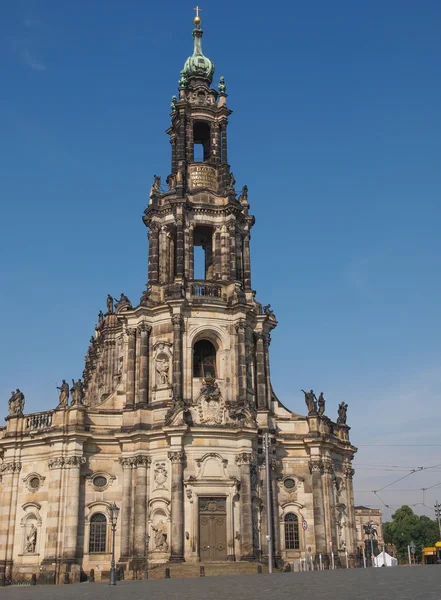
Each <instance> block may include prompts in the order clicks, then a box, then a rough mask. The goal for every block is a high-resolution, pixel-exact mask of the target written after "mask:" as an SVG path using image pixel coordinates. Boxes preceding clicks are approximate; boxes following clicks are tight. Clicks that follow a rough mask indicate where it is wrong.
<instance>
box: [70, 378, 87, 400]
mask: <svg viewBox="0 0 441 600" xmlns="http://www.w3.org/2000/svg"><path fill="white" fill-rule="evenodd" d="M70 393H71V396H72V402H71V406H75V405H76V404H83V400H84V387H83V382H82V381H81V379H78V381H75V380H74V379H72V387H71V388H70Z"/></svg>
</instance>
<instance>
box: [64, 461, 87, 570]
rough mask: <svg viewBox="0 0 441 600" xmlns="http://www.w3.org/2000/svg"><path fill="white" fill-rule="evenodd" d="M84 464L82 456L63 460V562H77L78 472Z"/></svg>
mask: <svg viewBox="0 0 441 600" xmlns="http://www.w3.org/2000/svg"><path fill="white" fill-rule="evenodd" d="M85 463H86V459H85V458H84V456H67V457H65V458H64V465H63V467H64V468H65V469H68V473H67V477H66V487H65V516H64V541H63V554H62V556H63V560H65V559H68V560H69V561H76V560H77V545H78V518H79V507H80V471H81V467H82V465H84V464H85Z"/></svg>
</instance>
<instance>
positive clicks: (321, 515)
mask: <svg viewBox="0 0 441 600" xmlns="http://www.w3.org/2000/svg"><path fill="white" fill-rule="evenodd" d="M309 470H310V472H311V478H312V499H313V503H314V531H315V546H316V550H317V553H318V554H320V553H321V554H322V555H323V556H325V555H327V554H328V548H327V544H326V532H325V510H324V503H323V487H322V470H323V464H322V461H321V460H320V459H319V458H318V457H317V458H311V460H310V461H309Z"/></svg>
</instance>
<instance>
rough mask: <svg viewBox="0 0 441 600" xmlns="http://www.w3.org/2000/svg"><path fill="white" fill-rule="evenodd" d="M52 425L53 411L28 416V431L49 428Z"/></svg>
mask: <svg viewBox="0 0 441 600" xmlns="http://www.w3.org/2000/svg"><path fill="white" fill-rule="evenodd" d="M51 426H52V411H50V412H42V413H35V414H33V415H27V416H26V429H27V430H28V431H36V430H39V429H47V428H48V427H51Z"/></svg>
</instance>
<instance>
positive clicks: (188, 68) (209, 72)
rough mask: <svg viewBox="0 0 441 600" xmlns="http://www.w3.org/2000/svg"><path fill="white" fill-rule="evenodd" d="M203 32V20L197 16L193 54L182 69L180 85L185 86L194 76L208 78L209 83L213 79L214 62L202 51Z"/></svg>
mask: <svg viewBox="0 0 441 600" xmlns="http://www.w3.org/2000/svg"><path fill="white" fill-rule="evenodd" d="M202 34H203V31H202V29H201V21H200V18H199V17H197V18H196V19H195V28H194V29H193V38H194V49H193V54H192V55H191V56H189V57H188V58H187V60H186V61H185V65H184V68H183V69H182V71H181V79H180V80H179V85H180V86H182V87H185V86H186V85H187V83H188V81H189V79H191V78H192V77H202V78H203V79H207V80H208V82H209V83H211V82H212V80H213V74H214V64H213V63H212V61H211V60H210V59H209V58H207V57H206V56H204V54H203V52H202Z"/></svg>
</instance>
